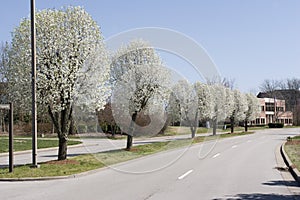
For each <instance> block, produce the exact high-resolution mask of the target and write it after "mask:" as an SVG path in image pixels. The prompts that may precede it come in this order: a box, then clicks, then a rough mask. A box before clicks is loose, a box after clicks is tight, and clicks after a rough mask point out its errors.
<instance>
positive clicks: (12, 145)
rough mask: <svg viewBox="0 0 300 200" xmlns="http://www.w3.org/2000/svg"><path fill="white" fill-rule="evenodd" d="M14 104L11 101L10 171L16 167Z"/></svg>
mask: <svg viewBox="0 0 300 200" xmlns="http://www.w3.org/2000/svg"><path fill="white" fill-rule="evenodd" d="M13 113H14V111H13V104H12V103H9V172H13V168H14V152H13V149H14V138H13V133H14V132H13V131H14V130H13V127H14V126H13V123H14V115H13Z"/></svg>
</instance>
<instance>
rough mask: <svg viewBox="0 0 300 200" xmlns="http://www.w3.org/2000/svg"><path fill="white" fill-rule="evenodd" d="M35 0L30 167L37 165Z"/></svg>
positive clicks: (32, 1) (32, 45) (32, 30)
mask: <svg viewBox="0 0 300 200" xmlns="http://www.w3.org/2000/svg"><path fill="white" fill-rule="evenodd" d="M35 35H36V31H35V0H31V67H32V71H31V73H32V75H31V77H32V80H31V83H32V167H34V168H36V167H38V165H37V159H36V157H37V109H36V108H37V106H36V39H35Z"/></svg>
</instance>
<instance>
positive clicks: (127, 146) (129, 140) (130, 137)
mask: <svg viewBox="0 0 300 200" xmlns="http://www.w3.org/2000/svg"><path fill="white" fill-rule="evenodd" d="M131 147H132V136H131V135H129V134H128V135H127V145H126V150H130V149H131Z"/></svg>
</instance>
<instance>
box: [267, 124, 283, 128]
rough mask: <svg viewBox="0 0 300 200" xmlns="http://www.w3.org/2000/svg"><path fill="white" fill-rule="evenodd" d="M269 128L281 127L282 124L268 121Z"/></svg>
mask: <svg viewBox="0 0 300 200" xmlns="http://www.w3.org/2000/svg"><path fill="white" fill-rule="evenodd" d="M268 126H269V128H283V126H284V124H281V123H269V124H268Z"/></svg>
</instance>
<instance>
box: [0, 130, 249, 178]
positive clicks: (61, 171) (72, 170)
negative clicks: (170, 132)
mask: <svg viewBox="0 0 300 200" xmlns="http://www.w3.org/2000/svg"><path fill="white" fill-rule="evenodd" d="M251 133H253V132H248V133H244V132H242V133H235V134H223V135H217V136H207V137H206V136H198V137H195V138H194V139H182V140H174V141H167V142H155V143H150V144H145V145H139V146H134V147H132V149H131V150H130V151H126V150H123V149H120V150H113V151H107V152H101V153H97V154H93V155H92V154H88V155H80V156H76V157H72V158H70V159H68V161H67V162H66V164H62V163H60V162H54V163H52V164H51V163H49V162H46V163H40V168H38V169H32V168H30V166H29V165H25V166H17V167H15V168H14V172H13V173H9V172H8V169H7V168H4V169H0V178H25V177H48V176H66V175H72V174H78V173H81V172H85V171H89V170H93V169H98V168H102V167H104V166H108V165H113V164H117V163H120V162H125V161H128V160H132V159H136V158H140V157H142V156H147V155H150V154H154V153H158V152H161V151H166V150H170V149H175V148H179V147H184V146H189V145H192V144H196V143H200V142H203V141H208V140H215V139H218V138H221V139H222V138H228V137H234V136H242V135H246V134H251Z"/></svg>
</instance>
